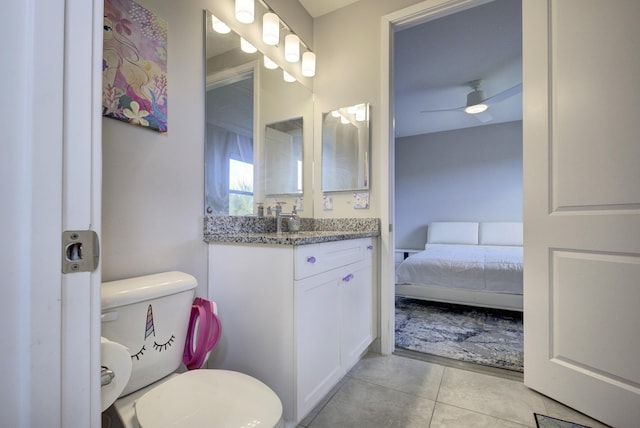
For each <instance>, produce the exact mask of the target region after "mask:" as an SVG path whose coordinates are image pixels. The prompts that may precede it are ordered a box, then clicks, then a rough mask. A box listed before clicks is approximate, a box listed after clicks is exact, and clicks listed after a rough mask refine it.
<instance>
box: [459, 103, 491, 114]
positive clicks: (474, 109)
mask: <svg viewBox="0 0 640 428" xmlns="http://www.w3.org/2000/svg"><path fill="white" fill-rule="evenodd" d="M488 108H489V106H488V105H486V104H475V105H472V106H468V107H465V109H464V111H465V112H466V113H468V114H478V113H482V112H483V111H485V110H486V109H488Z"/></svg>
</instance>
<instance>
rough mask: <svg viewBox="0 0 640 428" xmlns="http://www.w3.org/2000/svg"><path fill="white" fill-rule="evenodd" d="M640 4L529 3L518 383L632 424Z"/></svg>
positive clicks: (636, 349) (597, 0)
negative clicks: (522, 355) (522, 349)
mask: <svg viewBox="0 0 640 428" xmlns="http://www.w3.org/2000/svg"><path fill="white" fill-rule="evenodd" d="M639 18H640V2H638V1H637V0H615V1H606V2H604V1H601V0H561V1H560V0H551V1H549V2H542V1H525V2H523V27H524V28H523V41H524V58H523V62H524V69H523V82H524V108H525V112H524V195H525V197H524V199H525V202H524V226H525V237H524V239H525V247H524V248H525V264H524V265H525V270H524V281H525V285H524V287H525V290H524V295H525V303H524V316H525V319H524V326H525V341H524V347H525V371H524V373H525V384H526V385H527V386H529V387H531V388H533V389H535V390H538V391H540V392H541V393H543V394H545V395H548V396H550V397H551V398H554V399H556V400H558V401H561V402H563V403H565V404H566V405H568V406H570V407H573V408H575V409H577V410H579V411H581V412H584V413H586V414H588V415H590V416H592V417H594V418H596V419H599V420H601V421H603V422H605V423H607V424H610V425H612V426H615V427H620V428H623V427H632V426H633V427H637V426H638V425H637V424H638V421H640V334H639V333H638V328H639V327H640V310H639V305H640V114H639V112H640V90H639V83H638V76H640V48H639V42H640V26H639V25H638V19H639Z"/></svg>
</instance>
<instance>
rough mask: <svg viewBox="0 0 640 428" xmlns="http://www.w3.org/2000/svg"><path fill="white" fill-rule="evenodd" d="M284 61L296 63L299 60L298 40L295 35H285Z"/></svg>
mask: <svg viewBox="0 0 640 428" xmlns="http://www.w3.org/2000/svg"><path fill="white" fill-rule="evenodd" d="M284 59H285V60H287V62H298V60H299V59H300V38H299V37H298V36H297V35H295V34H287V36H286V37H285V38H284Z"/></svg>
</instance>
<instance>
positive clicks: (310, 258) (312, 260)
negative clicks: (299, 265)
mask: <svg viewBox="0 0 640 428" xmlns="http://www.w3.org/2000/svg"><path fill="white" fill-rule="evenodd" d="M307 261H308V262H309V263H311V264H313V263H315V262H316V258H315V257H313V256H309V257H307Z"/></svg>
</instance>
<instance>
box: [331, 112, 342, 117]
mask: <svg viewBox="0 0 640 428" xmlns="http://www.w3.org/2000/svg"><path fill="white" fill-rule="evenodd" d="M340 116H342V115H341V114H340V112H339V111H338V110H332V111H331V117H335V118H338V117H340Z"/></svg>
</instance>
